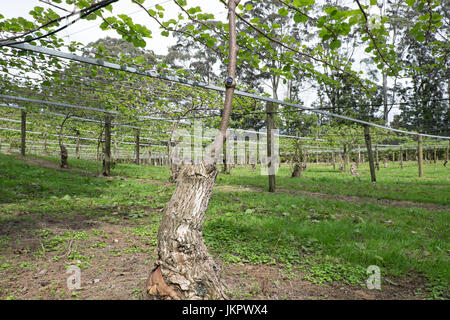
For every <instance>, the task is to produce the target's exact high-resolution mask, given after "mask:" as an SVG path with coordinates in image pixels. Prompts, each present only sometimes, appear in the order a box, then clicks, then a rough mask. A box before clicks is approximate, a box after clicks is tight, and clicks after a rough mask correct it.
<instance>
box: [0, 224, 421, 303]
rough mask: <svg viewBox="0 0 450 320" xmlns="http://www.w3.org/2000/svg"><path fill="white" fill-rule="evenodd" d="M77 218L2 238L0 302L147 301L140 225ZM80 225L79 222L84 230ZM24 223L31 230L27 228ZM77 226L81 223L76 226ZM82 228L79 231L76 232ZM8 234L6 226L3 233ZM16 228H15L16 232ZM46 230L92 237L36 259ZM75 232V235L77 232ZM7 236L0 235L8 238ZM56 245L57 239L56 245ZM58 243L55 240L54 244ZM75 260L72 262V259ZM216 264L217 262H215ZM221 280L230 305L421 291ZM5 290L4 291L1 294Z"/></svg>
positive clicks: (241, 272) (272, 269) (268, 277)
mask: <svg viewBox="0 0 450 320" xmlns="http://www.w3.org/2000/svg"><path fill="white" fill-rule="evenodd" d="M82 219H83V218H82V216H80V217H78V218H77V219H74V220H73V221H67V219H66V218H56V217H53V218H52V219H42V218H41V220H40V221H36V223H38V225H34V226H31V225H28V224H27V225H24V226H22V227H24V228H23V230H26V231H25V232H15V231H14V230H9V231H14V232H7V233H8V234H9V235H10V236H11V240H10V241H9V242H8V243H4V244H3V245H2V246H0V253H1V254H2V255H3V257H2V263H3V264H2V265H3V268H0V277H1V279H3V280H4V281H2V282H0V299H5V298H6V297H7V296H13V297H14V299H25V300H28V299H44V300H47V299H52V300H53V299H80V300H98V299H106V300H115V299H120V300H147V299H153V298H152V297H150V296H148V295H147V294H146V293H145V291H144V288H145V282H146V279H147V277H148V273H149V271H150V270H151V268H152V266H153V263H154V261H155V259H156V257H157V248H156V246H155V245H154V244H149V242H148V240H149V239H148V237H147V236H144V237H143V236H139V235H133V234H131V233H129V232H127V231H126V230H128V229H130V228H134V227H136V226H139V225H142V224H137V223H135V222H134V221H131V220H128V222H125V221H122V222H120V223H108V222H100V221H92V220H89V221H84V220H82ZM81 222H82V223H81ZM25 223H29V221H28V222H25ZM80 223H81V224H80ZM80 226H82V227H80ZM4 227H5V226H4ZM17 227H18V226H17V224H14V225H13V226H12V228H13V229H15V228H17ZM33 227H34V228H37V229H39V230H43V229H45V230H51V231H52V233H51V236H50V237H54V236H56V235H62V234H64V232H66V231H83V232H86V234H87V235H89V237H86V238H85V239H84V238H83V239H80V238H78V239H77V240H74V239H73V238H72V239H71V240H67V241H68V243H69V244H67V245H65V244H64V243H66V242H64V243H62V244H60V245H59V246H57V247H55V248H54V249H52V250H49V249H47V250H45V251H43V252H41V254H37V252H38V251H39V250H40V249H41V248H43V243H45V244H46V245H48V244H49V242H48V240H49V239H48V238H47V242H44V241H46V238H42V237H40V236H38V235H37V234H36V233H35V232H32V230H37V229H33ZM74 227H77V229H74ZM5 231H6V230H1V229H0V233H1V234H5ZM54 239H58V238H54ZM59 239H60V238H59ZM71 253H76V258H74V259H70V258H69V257H70V254H71ZM77 259H81V260H82V261H84V262H85V263H86V265H85V267H83V268H82V269H81V287H82V288H81V289H80V290H77V291H72V292H71V291H69V290H68V288H67V279H68V277H69V275H68V274H67V269H66V267H67V265H69V264H77V263H80V262H81V261H78V262H77ZM216 259H217V257H216ZM223 277H224V282H225V283H226V285H227V287H228V289H229V292H230V297H231V298H233V299H269V300H280V299H289V300H305V299H306V300H310V299H332V300H336V299H337V300H342V299H352V300H353V299H354V300H361V299H362V300H379V299H421V297H419V296H417V295H416V292H417V290H418V289H419V288H421V287H423V286H424V282H423V281H421V280H420V279H417V278H414V279H412V278H411V277H410V278H408V279H404V280H402V279H396V280H395V284H389V283H388V282H387V281H384V282H383V287H382V290H381V291H380V290H368V289H367V288H365V287H363V286H350V285H346V284H343V283H341V282H332V283H326V284H324V285H315V284H313V283H311V282H310V281H307V280H305V279H303V274H301V273H299V272H289V273H286V272H285V271H284V269H283V268H282V267H280V266H276V265H273V266H270V265H263V264H262V265H251V264H246V263H233V264H225V265H223ZM6 289H7V290H6Z"/></svg>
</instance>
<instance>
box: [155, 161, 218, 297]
mask: <svg viewBox="0 0 450 320" xmlns="http://www.w3.org/2000/svg"><path fill="white" fill-rule="evenodd" d="M216 176H217V169H216V167H215V165H211V166H205V165H204V164H188V165H185V166H184V167H183V168H182V169H181V171H180V173H179V178H178V179H177V185H176V188H175V192H174V194H173V195H172V199H171V200H170V202H169V204H168V205H167V207H166V210H165V213H164V217H163V220H162V222H161V225H160V228H159V232H158V256H159V258H158V261H157V262H156V268H155V269H154V270H153V274H152V276H153V277H151V278H150V279H149V280H148V282H147V291H148V292H149V293H150V294H154V295H158V296H161V297H170V298H172V299H205V298H207V299H224V298H226V295H225V292H224V286H223V284H222V283H221V281H220V274H219V272H220V270H221V267H220V266H219V265H218V264H216V263H215V262H214V260H213V259H212V258H211V256H210V255H209V253H208V249H207V247H206V245H205V243H204V241H203V234H202V226H203V220H204V218H205V213H206V209H207V208H208V203H209V199H210V198H211V193H212V190H213V187H214V181H215V178H216Z"/></svg>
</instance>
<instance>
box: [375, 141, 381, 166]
mask: <svg viewBox="0 0 450 320" xmlns="http://www.w3.org/2000/svg"><path fill="white" fill-rule="evenodd" d="M375 165H376V167H377V170H380V162H379V161H378V144H376V145H375Z"/></svg>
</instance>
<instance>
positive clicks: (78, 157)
mask: <svg viewBox="0 0 450 320" xmlns="http://www.w3.org/2000/svg"><path fill="white" fill-rule="evenodd" d="M75 143H76V145H75V158H77V159H80V131H78V130H77V138H76V142H75Z"/></svg>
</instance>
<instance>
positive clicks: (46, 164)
mask: <svg viewBox="0 0 450 320" xmlns="http://www.w3.org/2000/svg"><path fill="white" fill-rule="evenodd" d="M12 156H13V157H15V158H16V159H18V160H21V161H23V162H25V163H28V164H33V165H36V166H39V167H43V168H47V169H52V170H58V171H64V172H74V173H78V174H82V175H84V176H96V175H95V174H93V173H92V172H90V171H88V170H83V169H79V168H68V169H63V168H61V167H60V165H59V164H58V163H56V162H53V161H49V160H46V159H40V158H30V157H23V156H21V155H17V154H12Z"/></svg>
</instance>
